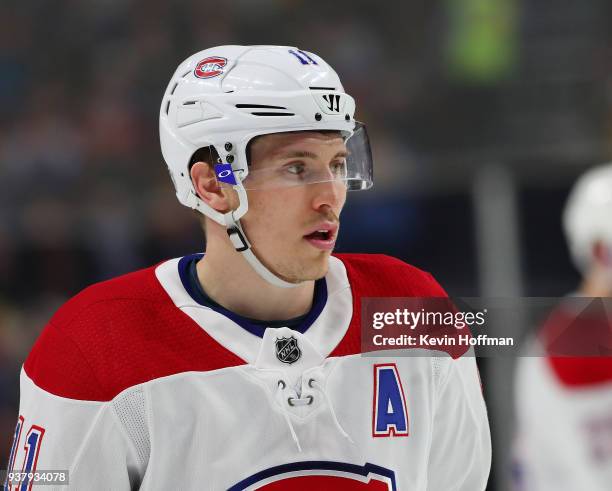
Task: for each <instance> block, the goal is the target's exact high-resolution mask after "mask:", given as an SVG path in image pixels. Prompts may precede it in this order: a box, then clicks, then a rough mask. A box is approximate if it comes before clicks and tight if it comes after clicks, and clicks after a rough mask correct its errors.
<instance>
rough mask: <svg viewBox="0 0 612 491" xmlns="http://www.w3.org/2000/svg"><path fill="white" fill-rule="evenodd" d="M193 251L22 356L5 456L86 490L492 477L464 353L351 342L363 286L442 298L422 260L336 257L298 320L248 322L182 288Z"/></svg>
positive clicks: (479, 400)
mask: <svg viewBox="0 0 612 491" xmlns="http://www.w3.org/2000/svg"><path fill="white" fill-rule="evenodd" d="M189 259H190V256H187V257H186V258H182V259H173V260H169V261H166V262H164V263H162V264H160V265H158V266H156V267H154V268H149V269H145V270H142V271H138V272H135V273H131V274H128V275H126V276H122V277H119V278H117V279H114V280H110V281H107V282H104V283H100V284H97V285H94V286H92V287H90V288H88V289H86V290H84V291H83V292H82V293H81V294H79V295H77V296H76V297H75V298H73V299H72V300H70V301H69V302H68V303H67V304H66V305H64V306H63V307H62V308H61V309H60V310H59V311H58V312H57V313H56V315H55V316H54V317H53V319H52V320H51V321H50V323H49V325H48V326H47V327H46V328H45V329H44V331H43V332H42V334H41V336H40V338H39V339H38V341H37V343H36V344H35V346H34V348H33V350H32V352H31V354H30V356H29V357H28V359H27V361H26V362H25V364H24V369H23V371H22V375H21V407H20V416H19V424H18V427H17V430H16V438H15V443H14V445H13V451H12V454H11V462H10V466H11V468H13V469H15V470H22V469H23V470H26V471H27V470H30V471H31V470H33V469H34V468H36V469H41V470H51V469H53V470H58V469H67V470H69V479H70V486H69V488H70V489H78V490H82V489H88V490H97V489H100V490H102V489H104V490H108V489H112V490H122V489H147V490H149V489H150V490H154V489H155V490H157V489H160V490H161V489H164V490H166V489H181V490H202V489H207V490H214V491H217V490H228V489H229V490H246V489H249V490H252V489H262V490H268V491H272V490H280V489H291V490H306V489H309V490H310V489H334V490H348V489H350V490H357V489H363V490H372V491H374V490H376V491H379V490H410V491H417V490H435V491H448V490H451V489H452V490H463V491H479V490H483V489H484V488H485V486H486V482H487V478H488V473H489V466H490V459H491V443H490V435H489V426H488V419H487V413H486V408H485V404H484V401H483V397H482V392H481V387H480V384H479V377H478V373H477V368H476V364H475V360H474V358H473V357H471V356H467V355H466V356H457V354H456V353H454V354H455V355H456V356H455V357H454V358H453V357H452V356H449V355H448V354H446V353H442V352H437V353H435V354H436V356H403V357H398V356H377V357H366V356H362V354H361V352H360V312H361V298H362V297H375V296H379V297H380V296H415V297H427V296H445V293H444V291H443V290H442V289H441V288H440V286H439V285H438V284H437V283H436V282H435V280H434V279H433V278H432V277H431V276H430V275H429V274H428V273H424V272H422V271H420V270H418V269H416V268H414V267H411V266H409V265H407V264H405V263H402V262H401V261H399V260H397V259H393V258H390V257H386V256H380V255H372V256H370V255H348V254H347V255H337V256H332V257H331V258H330V269H329V273H328V274H327V276H326V277H325V280H324V281H323V283H322V284H323V294H322V298H321V299H319V300H317V299H315V304H314V305H313V311H312V312H311V313H312V315H309V316H307V317H306V319H305V320H304V324H303V326H302V327H301V328H300V329H297V330H295V329H293V330H290V329H288V328H286V327H281V328H268V329H264V330H262V332H260V333H258V332H256V330H254V329H251V328H250V327H249V326H248V323H245V322H243V319H242V320H241V319H240V318H238V317H237V316H234V315H232V314H231V313H227V312H225V313H223V312H218V311H216V310H213V309H211V308H209V307H205V306H203V305H201V304H199V303H197V302H196V301H195V300H194V299H193V298H192V296H191V295H190V294H189V292H188V288H187V287H186V285H185V263H186V261H188V260H189ZM50 489H51V488H50ZM61 489H66V488H65V487H63V488H61Z"/></svg>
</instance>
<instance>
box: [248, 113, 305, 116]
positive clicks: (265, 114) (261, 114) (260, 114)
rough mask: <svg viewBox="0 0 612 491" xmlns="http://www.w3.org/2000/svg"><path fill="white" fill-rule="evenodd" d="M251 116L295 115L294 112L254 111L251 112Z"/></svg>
mask: <svg viewBox="0 0 612 491" xmlns="http://www.w3.org/2000/svg"><path fill="white" fill-rule="evenodd" d="M251 114H252V115H253V116H295V114H294V113H266V112H254V113H251Z"/></svg>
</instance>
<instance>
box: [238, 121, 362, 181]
mask: <svg viewBox="0 0 612 491" xmlns="http://www.w3.org/2000/svg"><path fill="white" fill-rule="evenodd" d="M345 145H346V155H341V156H336V157H335V158H334V159H332V160H331V161H330V162H321V161H320V160H319V159H316V158H299V159H295V160H292V161H290V162H288V163H286V164H280V165H278V166H274V167H271V168H268V169H257V170H250V169H249V174H248V176H247V177H246V178H245V179H244V180H243V181H242V184H243V186H244V188H245V189H247V190H261V189H278V188H287V187H293V186H304V185H307V184H316V183H323V182H337V183H339V184H342V185H343V186H345V187H346V189H347V190H348V191H358V190H361V189H369V188H370V187H372V184H373V169H372V165H373V164H372V152H371V150H370V141H369V138H368V132H367V131H366V128H365V126H364V125H363V124H361V123H356V126H355V131H354V133H353V135H352V136H351V137H350V138H349V139H348V140H347V141H346V143H345ZM236 174H238V175H240V171H237V172H236Z"/></svg>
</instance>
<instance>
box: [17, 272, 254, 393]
mask: <svg viewBox="0 0 612 491" xmlns="http://www.w3.org/2000/svg"><path fill="white" fill-rule="evenodd" d="M244 363H245V362H244V360H242V359H240V358H238V357H237V356H236V355H234V354H233V353H231V352H230V351H228V350H227V349H225V348H224V347H222V346H221V345H220V344H218V343H217V342H216V341H215V340H214V339H213V338H211V337H210V336H209V335H208V334H207V333H206V332H205V331H204V330H203V329H201V328H200V327H199V326H198V325H197V324H196V323H195V322H194V321H193V320H192V319H190V318H189V317H188V316H187V315H186V314H184V313H183V312H182V311H181V310H179V309H177V308H176V306H175V305H174V303H173V302H172V300H171V299H170V297H169V296H168V295H167V293H166V292H165V291H164V289H163V288H162V286H161V285H160V284H159V282H158V281H157V278H156V277H155V267H151V268H147V269H143V270H140V271H136V272H134V273H130V274H127V275H124V276H120V277H118V278H115V279H112V280H109V281H105V282H102V283H97V284H95V285H93V286H91V287H89V288H87V289H85V290H83V291H82V292H81V293H80V294H78V295H76V296H75V297H74V298H72V299H71V300H69V301H68V302H67V303H66V304H64V306H62V307H61V308H60V309H59V310H58V312H57V313H56V314H55V315H54V316H53V318H52V319H51V321H50V322H49V324H48V325H47V326H46V327H45V329H44V330H43V332H42V334H41V335H40V337H39V338H38V340H37V341H36V343H35V345H34V347H33V349H32V351H31V352H30V355H29V356H28V358H27V360H26V361H25V363H24V369H25V371H26V373H27V374H28V376H29V377H30V378H31V379H32V380H34V382H35V383H36V384H37V385H38V386H39V387H40V388H42V389H44V390H46V391H48V392H50V393H53V394H55V395H59V396H62V397H67V398H72V399H80V400H92V401H106V400H111V399H112V398H113V397H115V396H116V395H117V394H118V393H119V392H121V391H122V390H124V389H126V388H128V387H131V386H133V385H137V384H140V383H143V382H146V381H148V380H152V379H155V378H159V377H164V376H168V375H173V374H176V373H181V372H185V371H191V370H194V371H207V370H215V369H219V368H224V367H229V366H237V365H243V364H244Z"/></svg>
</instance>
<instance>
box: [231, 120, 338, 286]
mask: <svg viewBox="0 0 612 491" xmlns="http://www.w3.org/2000/svg"><path fill="white" fill-rule="evenodd" d="M346 154H347V151H346V146H345V144H344V141H343V140H342V137H341V136H340V135H339V134H338V133H335V132H334V133H318V132H310V131H309V132H295V133H277V134H273V135H265V136H261V137H259V138H258V139H257V140H256V141H254V142H253V144H252V146H251V167H250V171H249V172H252V175H251V176H249V178H252V179H254V180H257V179H261V180H262V181H265V182H264V183H263V187H264V188H265V189H259V186H254V187H256V188H257V189H248V187H249V186H247V193H248V200H249V211H248V213H247V214H246V215H245V216H244V218H243V219H242V220H241V222H242V224H243V226H244V228H245V232H246V234H247V236H248V237H249V240H250V242H251V244H252V245H253V249H254V252H255V253H256V254H257V257H258V258H259V259H260V260H261V261H262V262H263V263H264V264H265V265H266V267H268V268H269V269H270V270H272V271H273V272H274V273H276V274H277V275H278V276H280V277H281V278H283V279H285V280H287V281H291V282H298V281H306V280H313V279H318V278H321V277H323V276H324V275H325V274H326V273H327V268H328V259H329V256H330V254H331V252H332V250H333V248H334V245H335V242H336V238H337V236H338V227H339V225H340V222H339V217H340V212H341V210H342V207H343V206H344V202H345V200H346V185H345V182H344V181H342V180H341V179H339V178H338V177H339V176H340V175H341V174H342V169H344V160H345V157H346ZM258 176H261V177H258ZM305 176H311V177H310V178H309V177H305ZM312 176H315V177H314V178H312ZM247 179H248V178H247ZM312 181H316V182H312ZM321 181H323V182H321ZM275 183H279V185H275ZM245 184H246V183H245Z"/></svg>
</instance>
